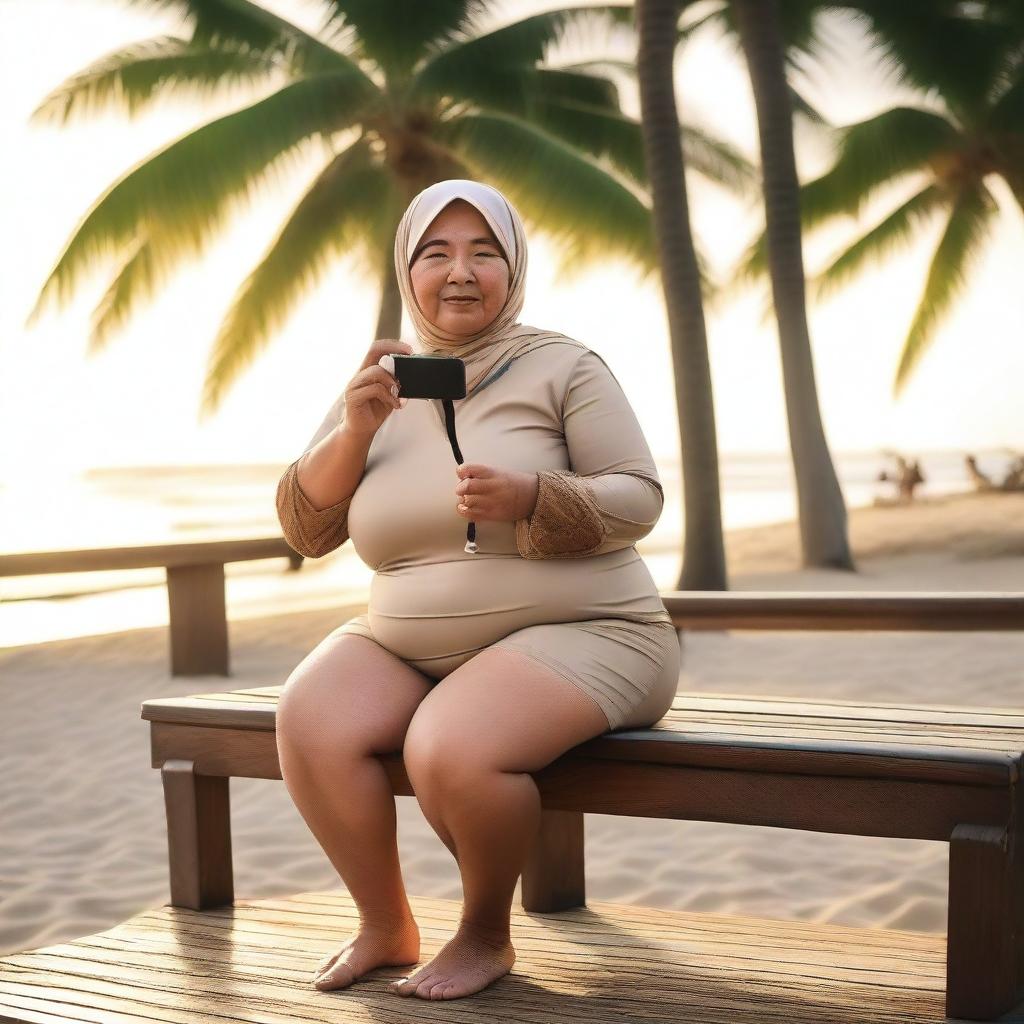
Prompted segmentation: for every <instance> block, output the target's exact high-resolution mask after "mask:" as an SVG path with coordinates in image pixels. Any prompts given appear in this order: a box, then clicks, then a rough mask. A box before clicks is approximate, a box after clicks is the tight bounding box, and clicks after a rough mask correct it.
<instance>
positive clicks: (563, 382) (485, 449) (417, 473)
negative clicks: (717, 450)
mask: <svg viewBox="0 0 1024 1024" xmlns="http://www.w3.org/2000/svg"><path fill="white" fill-rule="evenodd" d="M453 404H454V408H455V429H456V433H457V436H458V440H459V446H460V448H461V449H462V455H463V457H464V459H465V460H466V461H467V462H471V463H473V462H477V463H483V464H485V465H490V466H495V467H499V468H504V469H513V470H521V471H525V472H537V473H538V474H539V478H540V487H539V491H538V499H537V506H536V508H535V510H534V512H533V514H532V515H531V516H530V518H529V519H524V520H520V521H518V522H515V523H513V522H495V521H491V520H481V521H479V522H477V524H476V542H477V545H478V548H479V550H478V551H477V552H476V553H475V554H473V553H469V552H466V551H465V550H464V548H465V544H466V528H467V525H468V520H467V519H466V518H464V517H462V516H460V515H459V514H458V513H457V512H456V510H455V506H456V503H457V497H456V494H455V487H456V485H457V484H458V482H459V478H458V476H457V475H456V466H457V463H456V461H455V457H454V454H453V452H452V448H451V443H450V442H449V440H448V435H447V433H446V431H445V426H444V419H443V411H442V404H441V402H440V401H436V400H417V399H411V400H410V401H409V402H408V403H407V404H406V406H405V408H403V409H396V410H395V411H394V412H393V413H392V414H391V415H390V416H389V417H388V418H387V420H385V422H384V423H383V425H382V426H381V428H380V429H379V430H378V431H377V433H376V435H375V436H374V438H373V441H372V443H371V445H370V449H369V453H368V456H367V460H366V469H365V471H364V473H363V476H362V478H361V480H360V482H359V485H358V486H357V488H356V490H355V493H354V494H353V495H352V496H351V497H350V498H348V499H346V500H345V501H342V502H339V503H338V504H337V505H333V506H331V507H330V508H326V509H320V510H318V509H316V508H314V507H313V505H312V504H311V503H310V501H309V499H308V498H307V497H306V495H305V494H304V493H303V492H302V490H301V488H300V487H299V485H298V479H297V475H296V467H297V465H298V461H299V460H296V462H294V463H292V465H291V466H289V467H288V469H287V470H286V471H285V473H284V475H283V476H282V477H281V480H280V483H279V485H278V491H277V508H278V514H279V517H280V520H281V526H282V529H283V531H284V535H285V537H286V539H287V540H288V542H289V543H290V544H291V545H292V547H294V548H295V550H296V551H298V552H299V553H300V554H303V555H307V556H308V557H311V558H319V557H320V556H322V555H324V554H326V553H327V552H329V551H333V550H334V549H336V548H337V547H339V546H340V545H341V544H343V543H344V542H345V540H346V539H348V538H349V537H351V539H352V544H353V546H354V547H355V550H356V553H357V554H358V555H359V557H360V558H361V559H362V561H363V562H365V563H366V565H368V566H369V567H370V568H372V569H373V570H374V576H373V579H372V582H371V586H370V598H369V602H368V610H367V613H366V614H364V615H359V616H357V617H356V618H353V619H351V620H350V621H348V622H346V623H344V624H343V625H341V626H339V627H338V629H337V630H335V631H334V632H335V634H338V633H355V634H357V635H359V636H364V637H367V638H368V639H370V640H373V641H375V642H376V643H378V644H380V645H381V646H383V647H384V648H386V649H387V650H389V651H390V652H391V653H393V654H394V655H396V656H397V657H399V658H401V659H402V660H403V661H405V662H407V663H408V664H410V665H412V666H413V667H415V668H417V669H419V670H420V671H421V672H423V673H424V674H426V675H427V676H428V677H430V678H432V679H435V680H440V679H443V678H444V677H445V676H446V675H447V674H448V673H449V672H452V671H453V670H454V669H456V668H458V667H459V666H461V665H463V664H465V662H467V661H468V660H469V659H470V658H472V657H473V656H474V655H476V654H478V653H479V652H480V651H483V650H486V649H487V648H489V647H500V648H505V649H508V650H515V651H520V652H522V653H524V654H527V655H529V656H531V657H533V658H535V659H536V660H538V661H539V662H541V663H543V664H545V665H547V666H549V667H550V668H553V669H555V670H556V671H557V672H559V673H560V674H561V675H563V676H564V677H565V678H567V679H569V680H571V681H572V682H573V683H575V684H576V685H577V686H579V687H580V688H581V689H582V690H583V691H584V692H586V693H587V694H589V695H590V696H591V697H592V698H593V699H594V700H595V701H596V702H597V703H598V704H599V705H600V707H601V709H602V710H603V711H604V713H605V715H606V717H607V718H608V724H609V729H619V728H622V727H626V726H631V727H632V726H644V725H650V724H652V723H654V722H656V721H658V720H659V719H660V718H662V717H663V716H664V714H665V713H666V711H667V710H668V708H669V707H670V706H671V703H672V699H673V697H674V696H675V691H676V685H677V682H678V677H679V665H680V650H679V638H678V633H677V632H676V629H675V627H674V626H673V625H672V621H671V619H670V617H669V614H668V612H667V611H666V609H665V606H664V604H663V602H662V600H661V598H660V597H659V595H658V591H657V588H656V586H655V584H654V581H653V579H652V578H651V575H650V572H649V570H648V569H647V566H646V564H645V563H644V561H643V559H642V558H641V557H640V555H639V554H638V552H637V550H636V547H635V546H634V545H635V543H636V541H637V540H639V539H640V538H642V537H644V536H646V534H648V533H649V532H650V531H651V529H652V528H653V527H654V524H655V523H656V522H657V520H658V517H659V515H660V514H661V510H662V506H663V503H664V495H663V491H662V487H661V482H660V480H659V479H658V475H657V469H656V467H655V464H654V460H653V458H652V457H651V453H650V449H649V448H648V445H647V442H646V440H645V439H644V436H643V433H642V431H641V429H640V425H639V423H638V422H637V419H636V415H635V414H634V412H633V409H632V408H631V406H630V404H629V401H628V399H627V398H626V396H625V394H624V393H623V391H622V388H621V386H620V385H619V383H618V381H617V380H616V378H615V377H614V375H613V374H612V372H611V370H610V369H609V368H608V366H607V364H606V363H605V362H604V360H603V359H601V357H600V356H599V355H597V353H595V352H593V351H591V350H590V349H588V348H587V347H586V346H584V345H582V344H580V343H579V342H577V341H573V340H571V339H564V340H551V341H548V342H545V343H543V344H542V345H540V346H538V347H536V348H534V349H533V350H531V351H529V352H526V353H524V354H522V355H521V356H519V357H517V358H516V359H514V360H513V361H512V362H511V363H510V364H509V365H508V366H507V368H506V369H505V370H504V371H503V372H502V373H501V374H500V375H498V376H497V377H494V378H492V379H491V380H489V381H488V382H486V383H485V385H484V386H482V387H481V388H479V389H478V390H477V391H476V392H474V393H473V394H472V395H470V396H469V397H467V398H465V399H462V400H460V401H456V402H454V403H453ZM343 411H344V397H343V396H342V397H341V398H339V400H338V402H336V403H335V405H334V407H332V409H331V411H330V412H329V413H328V415H327V417H326V418H325V420H324V422H323V424H322V425H321V427H320V429H319V430H318V431H317V433H316V434H315V435H314V437H313V439H312V440H311V441H310V443H309V444H308V445H307V446H306V449H305V451H308V450H309V449H310V448H312V447H313V446H314V445H315V444H316V443H318V442H319V440H320V439H321V438H322V437H324V436H326V434H327V433H329V432H330V431H331V430H332V429H333V428H334V427H335V426H336V425H337V424H338V422H339V418H340V415H343ZM332 635H334V634H332Z"/></svg>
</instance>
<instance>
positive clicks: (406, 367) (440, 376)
mask: <svg viewBox="0 0 1024 1024" xmlns="http://www.w3.org/2000/svg"><path fill="white" fill-rule="evenodd" d="M391 356H392V358H393V359H394V360H395V373H394V377H395V380H397V381H398V385H399V387H400V388H401V390H400V391H399V395H400V396H401V397H402V398H465V397H466V364H465V363H464V362H463V361H462V360H461V359H459V358H458V357H457V356H426V355H419V356H403V355H399V354H398V353H397V352H392V353H391Z"/></svg>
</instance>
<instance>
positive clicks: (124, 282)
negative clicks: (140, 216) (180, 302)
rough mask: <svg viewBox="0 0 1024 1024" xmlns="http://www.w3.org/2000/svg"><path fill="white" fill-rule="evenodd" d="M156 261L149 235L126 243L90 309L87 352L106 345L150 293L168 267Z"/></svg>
mask: <svg viewBox="0 0 1024 1024" xmlns="http://www.w3.org/2000/svg"><path fill="white" fill-rule="evenodd" d="M158 264H159V260H158V259H157V258H155V254H154V250H153V246H152V245H150V243H149V239H147V238H140V239H139V240H138V241H137V242H135V243H134V244H133V245H132V246H130V247H129V251H128V255H127V257H126V259H125V260H124V262H123V263H122V265H121V269H120V270H119V271H118V273H117V275H116V276H115V277H114V280H113V281H112V282H111V283H110V286H109V287H108V288H107V290H106V292H105V293H104V294H103V297H102V298H101V299H100V302H99V304H98V305H97V307H96V308H95V309H94V310H93V313H92V318H91V325H90V331H89V345H88V354H89V355H90V356H92V355H96V354H97V353H98V352H100V351H102V350H103V349H104V348H106V347H107V345H108V344H109V343H110V340H111V338H112V337H113V336H114V334H115V333H116V332H117V331H118V330H119V329H120V328H122V327H123V326H124V325H125V324H126V323H127V322H128V320H129V319H130V318H131V315H132V313H133V312H134V311H135V309H136V308H137V306H138V305H139V304H140V303H141V302H142V301H144V300H145V299H149V298H152V297H153V295H154V293H155V291H156V289H157V287H158V286H159V284H161V283H162V282H163V280H164V279H165V276H166V271H167V269H168V268H166V267H160V266H159V265H158Z"/></svg>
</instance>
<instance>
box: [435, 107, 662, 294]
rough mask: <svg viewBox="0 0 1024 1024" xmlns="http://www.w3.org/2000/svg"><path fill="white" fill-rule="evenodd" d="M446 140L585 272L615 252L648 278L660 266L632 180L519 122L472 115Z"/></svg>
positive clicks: (445, 125) (568, 270)
mask: <svg viewBox="0 0 1024 1024" xmlns="http://www.w3.org/2000/svg"><path fill="white" fill-rule="evenodd" d="M438 135H439V138H440V139H441V141H442V142H444V143H445V144H446V145H447V146H448V147H449V148H450V149H451V150H452V151H453V152H455V153H456V154H457V155H458V156H459V157H460V158H462V159H463V160H464V161H465V162H466V164H467V165H469V166H471V167H473V168H474V169H475V170H476V173H477V174H478V175H479V176H480V177H481V179H482V180H484V181H490V182H493V183H494V184H495V185H496V186H497V187H498V188H500V189H502V190H503V191H504V192H505V193H506V194H507V195H508V197H509V198H510V199H511V200H512V202H513V203H514V204H515V205H516V206H517V208H518V209H519V211H520V212H521V214H522V215H523V217H524V219H528V220H529V221H530V222H531V224H532V225H533V227H534V230H536V231H537V232H539V233H541V234H543V235H546V236H547V237H549V238H550V239H552V241H553V242H554V243H555V246H556V248H557V249H558V251H559V253H560V254H561V255H562V256H563V257H564V260H563V263H562V265H561V267H560V272H561V273H562V274H564V275H565V276H571V275H572V273H573V272H574V271H575V272H580V271H581V270H582V269H583V268H584V266H585V265H586V264H587V263H589V262H591V261H594V260H599V259H602V258H607V257H608V256H609V255H610V254H614V255H617V256H623V257H625V258H626V259H628V260H630V261H633V262H635V263H636V264H637V265H638V266H639V267H641V268H642V270H643V271H644V273H645V274H647V273H652V272H653V271H654V270H655V269H656V266H657V260H656V255H655V247H654V237H653V230H652V224H651V211H650V209H649V207H648V206H646V205H645V204H644V202H643V201H642V200H641V199H640V198H639V197H638V196H637V195H635V194H634V193H633V192H632V191H631V190H630V189H629V188H628V187H627V186H626V184H625V183H624V182H622V181H620V180H619V179H618V178H617V177H616V176H614V175H613V174H612V173H611V172H609V171H608V170H606V169H604V168H602V167H600V166H598V165H597V164H596V163H594V162H593V161H592V160H589V159H588V158H587V157H585V156H584V155H583V154H581V153H580V152H579V151H577V150H575V149H574V148H573V147H572V146H569V145H567V144H566V143H564V142H562V141H560V140H558V139H556V138H554V137H553V136H551V135H548V134H547V133H546V132H543V131H542V130H540V129H538V128H537V127H535V126H533V125H530V124H527V123H526V122H524V121H521V120H519V119H518V118H515V117H510V116H505V115H498V114H464V115H462V116H460V117H457V118H453V119H451V120H449V121H445V122H442V123H441V125H440V127H439V131H438Z"/></svg>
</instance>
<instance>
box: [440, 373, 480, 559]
mask: <svg viewBox="0 0 1024 1024" xmlns="http://www.w3.org/2000/svg"><path fill="white" fill-rule="evenodd" d="M488 383H490V382H489V381H488ZM441 404H442V405H443V406H444V426H445V430H447V431H448V440H449V441H451V443H452V451H453V452H454V453H455V461H456V462H457V463H458V464H459V465H460V466H461V465H462V464H463V463H464V462H465V461H466V460H465V459H464V458H463V457H462V449H461V448H460V447H459V439H458V438H457V437H456V436H455V406H454V405H452V400H451V399H450V398H442V399H441ZM464 550H466V551H468V552H469V553H470V554H471V555H475V554H476V551H477V548H476V523H473V522H471V523H470V524H469V526H468V527H467V528H466V547H465V549H464Z"/></svg>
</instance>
